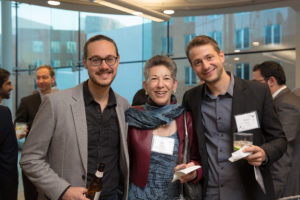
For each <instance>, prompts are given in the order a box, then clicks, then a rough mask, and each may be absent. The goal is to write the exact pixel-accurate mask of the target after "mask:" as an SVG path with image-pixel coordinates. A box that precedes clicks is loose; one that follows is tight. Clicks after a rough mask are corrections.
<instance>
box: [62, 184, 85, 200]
mask: <svg viewBox="0 0 300 200" xmlns="http://www.w3.org/2000/svg"><path fill="white" fill-rule="evenodd" d="M86 192H87V189H86V188H84V187H69V189H68V190H67V191H66V192H65V194H64V196H63V197H62V200H89V199H88V198H86V197H85V196H84V194H85V193H86Z"/></svg>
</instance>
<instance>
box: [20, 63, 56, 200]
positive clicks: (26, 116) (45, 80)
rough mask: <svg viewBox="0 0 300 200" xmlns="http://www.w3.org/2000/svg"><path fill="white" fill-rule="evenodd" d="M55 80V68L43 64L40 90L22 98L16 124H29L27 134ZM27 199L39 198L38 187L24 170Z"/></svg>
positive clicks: (38, 77) (38, 81) (38, 78)
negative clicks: (43, 98)
mask: <svg viewBox="0 0 300 200" xmlns="http://www.w3.org/2000/svg"><path fill="white" fill-rule="evenodd" d="M54 82H55V72H54V69H53V68H52V67H51V66H49V65H41V66H39V67H38V68H37V69H36V85H37V87H38V88H39V92H37V93H34V94H32V95H29V96H27V97H24V98H22V99H21V103H20V105H19V107H18V109H17V112H16V118H15V124H16V123H17V122H24V123H26V124H27V134H26V135H28V134H29V132H30V129H31V126H32V122H33V120H34V118H35V115H36V113H37V111H38V109H39V106H40V104H41V101H42V97H43V96H44V95H46V94H49V93H51V92H52V85H53V84H54ZM22 179H23V187H24V196H25V200H37V197H38V193H37V190H36V187H35V186H34V185H33V184H32V183H31V181H30V180H29V179H28V178H27V177H26V176H25V175H24V172H22Z"/></svg>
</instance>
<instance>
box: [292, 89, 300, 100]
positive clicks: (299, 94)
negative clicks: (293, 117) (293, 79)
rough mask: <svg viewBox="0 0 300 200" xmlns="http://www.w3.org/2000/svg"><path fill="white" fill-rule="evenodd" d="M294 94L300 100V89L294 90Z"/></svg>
mask: <svg viewBox="0 0 300 200" xmlns="http://www.w3.org/2000/svg"><path fill="white" fill-rule="evenodd" d="M292 92H293V93H294V94H295V95H296V96H297V97H299V98H300V88H294V89H293V90H292Z"/></svg>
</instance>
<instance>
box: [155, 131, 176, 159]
mask: <svg viewBox="0 0 300 200" xmlns="http://www.w3.org/2000/svg"><path fill="white" fill-rule="evenodd" d="M174 145H175V139H174V138H168V137H162V136H158V135H153V138H152V147H151V151H154V152H157V153H163V154H167V155H173V150H174Z"/></svg>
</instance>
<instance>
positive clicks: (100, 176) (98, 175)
mask: <svg viewBox="0 0 300 200" xmlns="http://www.w3.org/2000/svg"><path fill="white" fill-rule="evenodd" d="M95 175H96V176H97V177H98V178H102V177H103V172H99V171H98V170H97V171H96V174H95Z"/></svg>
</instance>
